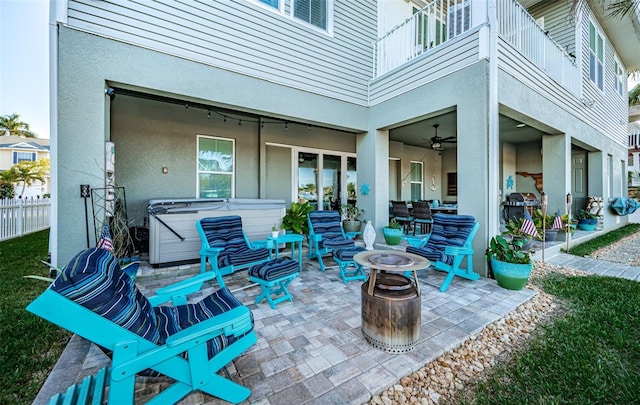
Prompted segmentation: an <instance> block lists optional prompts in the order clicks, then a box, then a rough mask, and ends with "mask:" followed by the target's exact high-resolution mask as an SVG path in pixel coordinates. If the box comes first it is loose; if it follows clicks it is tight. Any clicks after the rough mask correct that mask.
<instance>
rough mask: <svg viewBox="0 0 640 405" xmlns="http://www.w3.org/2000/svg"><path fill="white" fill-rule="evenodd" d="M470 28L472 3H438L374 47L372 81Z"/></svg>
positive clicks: (453, 0) (466, 0)
mask: <svg viewBox="0 0 640 405" xmlns="http://www.w3.org/2000/svg"><path fill="white" fill-rule="evenodd" d="M470 28H472V27H471V2H470V1H469V0H435V1H433V2H431V3H429V4H428V5H427V6H425V7H424V8H422V9H420V10H418V11H416V12H415V13H414V14H413V16H411V17H410V18H407V19H406V20H405V21H403V22H402V23H400V24H398V25H396V26H395V27H394V28H393V29H391V31H389V32H387V33H386V34H385V35H384V36H383V37H381V38H379V39H378V40H377V41H376V42H375V43H374V44H373V55H374V59H373V60H374V64H373V77H374V78H376V77H378V76H381V75H383V74H385V73H387V72H388V71H390V70H393V69H395V68H396V67H398V66H401V65H403V64H405V63H407V62H409V61H410V60H412V59H414V58H415V57H417V56H419V55H420V54H422V53H423V52H424V51H426V50H428V49H432V48H435V47H438V46H440V45H442V44H443V43H445V42H446V41H448V40H451V39H452V38H455V37H456V36H458V35H460V34H462V33H464V32H466V31H468V30H469V29H470Z"/></svg>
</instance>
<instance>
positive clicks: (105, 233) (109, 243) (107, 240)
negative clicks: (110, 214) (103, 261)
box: [96, 224, 113, 251]
mask: <svg viewBox="0 0 640 405" xmlns="http://www.w3.org/2000/svg"><path fill="white" fill-rule="evenodd" d="M96 247H99V248H103V249H106V250H108V251H111V249H113V240H111V232H109V224H104V228H103V229H102V234H101V235H100V240H99V241H98V245H97V246H96Z"/></svg>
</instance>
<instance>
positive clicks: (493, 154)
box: [487, 0, 500, 236]
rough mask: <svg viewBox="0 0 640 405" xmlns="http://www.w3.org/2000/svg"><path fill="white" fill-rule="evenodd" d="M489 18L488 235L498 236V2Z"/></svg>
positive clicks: (490, 3) (489, 8) (489, 9)
mask: <svg viewBox="0 0 640 405" xmlns="http://www.w3.org/2000/svg"><path fill="white" fill-rule="evenodd" d="M487 14H488V15H487V17H488V20H489V94H488V96H489V100H488V103H489V105H488V114H489V139H488V142H487V147H488V150H487V152H488V161H489V165H488V174H489V179H488V184H487V192H488V194H489V195H488V196H487V201H488V202H489V210H488V211H489V213H488V214H489V215H488V218H487V219H488V221H487V235H489V236H491V235H497V234H498V233H499V230H500V208H499V207H500V198H499V196H498V194H499V190H500V184H499V179H500V171H499V170H500V128H499V124H498V115H499V114H500V111H499V107H498V9H497V0H489V1H488V2H487Z"/></svg>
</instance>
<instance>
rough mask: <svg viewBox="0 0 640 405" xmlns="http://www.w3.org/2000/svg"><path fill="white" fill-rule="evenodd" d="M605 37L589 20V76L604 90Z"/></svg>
mask: <svg viewBox="0 0 640 405" xmlns="http://www.w3.org/2000/svg"><path fill="white" fill-rule="evenodd" d="M603 66H604V39H603V37H602V33H601V32H600V31H599V30H598V29H597V28H596V26H595V25H593V22H589V78H590V79H591V81H592V82H593V84H595V85H596V86H597V87H598V88H599V89H600V90H604V80H603V77H604V68H603Z"/></svg>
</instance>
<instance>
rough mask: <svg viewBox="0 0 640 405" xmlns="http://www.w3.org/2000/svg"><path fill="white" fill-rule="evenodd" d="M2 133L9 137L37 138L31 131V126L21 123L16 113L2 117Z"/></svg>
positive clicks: (0, 125)
mask: <svg viewBox="0 0 640 405" xmlns="http://www.w3.org/2000/svg"><path fill="white" fill-rule="evenodd" d="M0 131H2V132H4V133H5V134H7V135H18V136H21V137H23V138H37V137H38V135H36V133H35V132H32V131H30V130H29V124H27V123H26V122H22V121H20V116H19V115H18V114H16V113H13V114H11V115H3V116H0Z"/></svg>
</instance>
